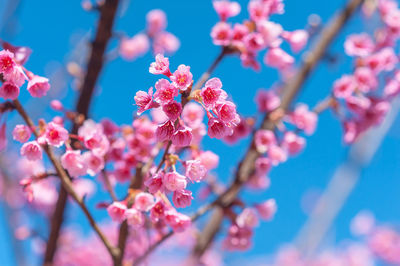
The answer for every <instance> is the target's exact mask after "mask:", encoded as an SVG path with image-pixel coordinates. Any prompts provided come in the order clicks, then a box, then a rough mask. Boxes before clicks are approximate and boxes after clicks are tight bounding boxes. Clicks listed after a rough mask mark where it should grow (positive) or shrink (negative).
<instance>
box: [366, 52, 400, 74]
mask: <svg viewBox="0 0 400 266" xmlns="http://www.w3.org/2000/svg"><path fill="white" fill-rule="evenodd" d="M397 62H398V58H397V56H396V54H395V52H394V50H393V48H391V47H386V48H383V49H382V50H380V51H379V52H377V53H375V54H372V55H370V56H368V57H366V58H365V64H366V65H367V66H368V67H369V68H371V70H372V71H374V72H375V73H379V72H381V71H383V70H384V71H392V70H393V69H394V67H395V66H396V64H397Z"/></svg>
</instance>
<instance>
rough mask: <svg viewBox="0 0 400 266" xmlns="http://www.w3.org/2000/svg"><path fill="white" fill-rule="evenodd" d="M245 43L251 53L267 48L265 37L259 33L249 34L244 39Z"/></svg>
mask: <svg viewBox="0 0 400 266" xmlns="http://www.w3.org/2000/svg"><path fill="white" fill-rule="evenodd" d="M243 43H244V45H245V47H246V49H247V50H248V51H249V52H257V51H259V50H261V49H263V48H265V46H266V44H265V41H264V38H263V36H262V35H261V33H258V32H251V33H249V34H247V35H246V36H245V37H244V39H243Z"/></svg>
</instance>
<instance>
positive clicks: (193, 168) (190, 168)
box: [185, 160, 207, 182]
mask: <svg viewBox="0 0 400 266" xmlns="http://www.w3.org/2000/svg"><path fill="white" fill-rule="evenodd" d="M185 174H186V176H187V177H188V178H189V179H190V180H191V181H192V182H200V181H201V180H202V179H203V178H204V177H205V176H206V174H207V168H206V167H205V166H204V165H203V164H202V163H201V161H199V160H189V161H186V173H185Z"/></svg>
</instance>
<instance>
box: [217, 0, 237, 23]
mask: <svg viewBox="0 0 400 266" xmlns="http://www.w3.org/2000/svg"><path fill="white" fill-rule="evenodd" d="M213 6H214V9H215V11H216V12H217V14H218V16H219V17H220V19H221V20H222V21H225V20H227V19H228V18H230V17H234V16H236V15H238V14H239V13H240V5H239V3H238V2H230V1H228V0H215V1H213Z"/></svg>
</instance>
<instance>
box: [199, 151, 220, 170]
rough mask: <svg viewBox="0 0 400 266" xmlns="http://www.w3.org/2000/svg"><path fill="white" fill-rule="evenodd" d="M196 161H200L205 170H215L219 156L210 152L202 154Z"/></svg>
mask: <svg viewBox="0 0 400 266" xmlns="http://www.w3.org/2000/svg"><path fill="white" fill-rule="evenodd" d="M198 159H199V160H200V162H201V164H202V165H204V166H205V167H206V168H207V170H212V169H215V168H217V166H218V164H219V156H218V155H217V154H215V153H213V152H212V151H204V152H202V153H201V154H200V156H199V158H198Z"/></svg>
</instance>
